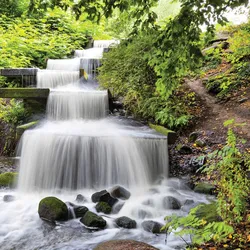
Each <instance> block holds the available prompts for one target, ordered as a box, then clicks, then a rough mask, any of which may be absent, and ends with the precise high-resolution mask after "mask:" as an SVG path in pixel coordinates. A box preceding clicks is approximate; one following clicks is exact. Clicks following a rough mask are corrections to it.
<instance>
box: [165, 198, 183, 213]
mask: <svg viewBox="0 0 250 250" xmlns="http://www.w3.org/2000/svg"><path fill="white" fill-rule="evenodd" d="M163 206H164V208H165V209H175V210H176V209H180V208H181V203H180V202H179V201H178V200H177V199H176V198H174V197H172V196H166V197H164V198H163Z"/></svg>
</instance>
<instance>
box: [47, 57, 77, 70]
mask: <svg viewBox="0 0 250 250" xmlns="http://www.w3.org/2000/svg"><path fill="white" fill-rule="evenodd" d="M47 69H49V70H66V71H77V70H79V69H80V61H79V59H78V58H73V59H53V60H52V59H49V60H48V61H47Z"/></svg>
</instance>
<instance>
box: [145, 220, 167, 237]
mask: <svg viewBox="0 0 250 250" xmlns="http://www.w3.org/2000/svg"><path fill="white" fill-rule="evenodd" d="M141 225H142V228H143V229H144V230H145V231H147V232H150V233H153V234H160V233H165V232H164V231H161V228H162V227H163V226H164V225H163V224H161V223H159V222H156V221H152V220H147V221H143V222H142V224H141Z"/></svg>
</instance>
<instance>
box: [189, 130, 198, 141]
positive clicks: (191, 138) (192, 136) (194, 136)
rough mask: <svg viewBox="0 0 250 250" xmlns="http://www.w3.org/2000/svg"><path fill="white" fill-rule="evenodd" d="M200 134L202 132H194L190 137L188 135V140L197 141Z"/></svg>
mask: <svg viewBox="0 0 250 250" xmlns="http://www.w3.org/2000/svg"><path fill="white" fill-rule="evenodd" d="M199 136H200V133H199V132H192V133H191V134H190V135H189V137H188V141H189V142H195V141H196V140H197V139H198V137H199Z"/></svg>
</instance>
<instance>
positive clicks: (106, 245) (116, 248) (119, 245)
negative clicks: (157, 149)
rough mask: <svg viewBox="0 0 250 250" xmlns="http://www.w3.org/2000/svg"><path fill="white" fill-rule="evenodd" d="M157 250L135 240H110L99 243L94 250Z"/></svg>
mask: <svg viewBox="0 0 250 250" xmlns="http://www.w3.org/2000/svg"><path fill="white" fill-rule="evenodd" d="M124 249H127V250H139V249H140V250H157V248H155V247H153V246H150V245H148V244H146V243H144V242H140V241H135V240H110V241H106V242H103V243H100V244H99V245H98V246H97V247H96V248H94V250H124Z"/></svg>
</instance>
